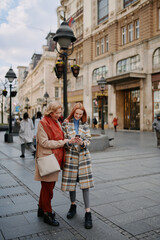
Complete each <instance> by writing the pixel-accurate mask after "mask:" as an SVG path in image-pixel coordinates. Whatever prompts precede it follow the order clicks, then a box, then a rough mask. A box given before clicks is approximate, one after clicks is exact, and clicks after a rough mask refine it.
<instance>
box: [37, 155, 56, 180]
mask: <svg viewBox="0 0 160 240" xmlns="http://www.w3.org/2000/svg"><path fill="white" fill-rule="evenodd" d="M37 164H38V169H39V174H40V176H41V177H43V176H46V175H48V174H51V173H54V172H58V171H60V166H59V163H58V161H57V159H56V157H55V155H54V154H51V155H48V156H46V157H40V158H37Z"/></svg>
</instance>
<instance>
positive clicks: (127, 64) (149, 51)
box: [57, 0, 160, 131]
mask: <svg viewBox="0 0 160 240" xmlns="http://www.w3.org/2000/svg"><path fill="white" fill-rule="evenodd" d="M61 5H62V6H60V7H59V8H58V9H57V15H58V19H60V15H61V14H62V10H63V9H65V12H66V13H65V14H66V19H67V20H68V22H69V24H70V26H71V27H72V29H73V31H74V33H75V36H76V37H77V41H76V43H75V46H74V52H73V54H72V56H71V58H76V60H77V63H78V64H79V65H80V67H81V70H80V74H79V77H78V78H77V79H75V78H74V77H73V76H72V75H71V73H68V101H69V107H71V106H72V105H73V104H74V103H75V102H77V101H80V102H83V103H84V105H85V107H86V109H87V112H88V115H89V117H90V119H93V117H96V118H97V120H98V122H99V125H100V123H101V115H102V114H101V104H102V97H103V98H104V102H105V104H104V117H105V127H109V128H112V127H113V124H112V120H113V117H114V116H117V117H118V119H119V126H118V127H119V129H134V130H141V131H145V130H152V121H153V119H154V117H155V116H156V114H157V113H160V0H85V1H83V0H81V1H80V0H62V1H61ZM62 7H63V8H62ZM102 76H103V77H105V78H106V81H107V87H106V90H105V92H104V96H102V94H101V92H100V90H99V88H98V85H97V80H99V79H100V78H101V77H102Z"/></svg>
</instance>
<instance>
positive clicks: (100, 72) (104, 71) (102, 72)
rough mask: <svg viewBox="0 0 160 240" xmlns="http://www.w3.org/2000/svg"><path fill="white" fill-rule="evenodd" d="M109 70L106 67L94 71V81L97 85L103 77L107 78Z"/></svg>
mask: <svg viewBox="0 0 160 240" xmlns="http://www.w3.org/2000/svg"><path fill="white" fill-rule="evenodd" d="M107 72H108V69H107V67H106V66H102V67H99V68H96V69H94V70H93V75H92V81H93V83H96V84H97V81H98V80H100V78H101V77H104V78H106V77H107Z"/></svg>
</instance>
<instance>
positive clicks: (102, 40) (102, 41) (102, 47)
mask: <svg viewBox="0 0 160 240" xmlns="http://www.w3.org/2000/svg"><path fill="white" fill-rule="evenodd" d="M103 53H104V38H102V39H101V54H103Z"/></svg>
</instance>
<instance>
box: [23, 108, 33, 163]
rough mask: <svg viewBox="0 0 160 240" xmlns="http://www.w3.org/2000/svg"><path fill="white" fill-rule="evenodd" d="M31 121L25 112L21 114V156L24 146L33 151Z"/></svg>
mask: <svg viewBox="0 0 160 240" xmlns="http://www.w3.org/2000/svg"><path fill="white" fill-rule="evenodd" d="M33 129H34V126H33V122H32V120H31V119H30V118H29V115H28V113H27V112H25V113H24V114H23V120H22V121H21V122H20V130H19V138H20V143H21V152H22V154H21V156H20V157H21V158H25V148H26V147H27V148H28V149H29V150H30V151H31V152H32V153H34V152H35V148H34V146H33Z"/></svg>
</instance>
